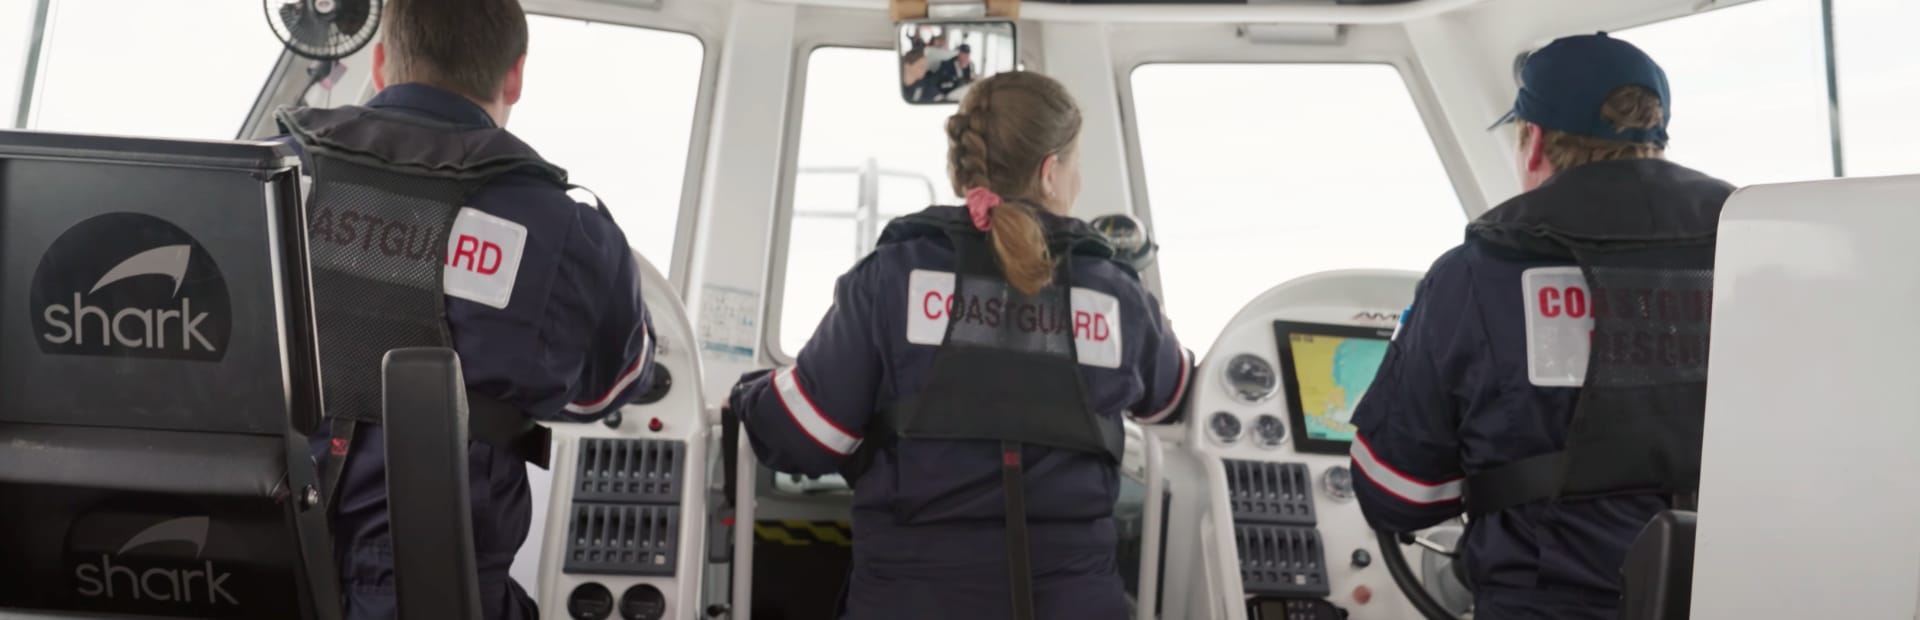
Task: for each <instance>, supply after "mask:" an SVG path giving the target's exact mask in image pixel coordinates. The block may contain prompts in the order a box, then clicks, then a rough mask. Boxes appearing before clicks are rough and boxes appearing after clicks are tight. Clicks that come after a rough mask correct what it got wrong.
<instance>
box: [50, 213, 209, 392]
mask: <svg viewBox="0 0 1920 620" xmlns="http://www.w3.org/2000/svg"><path fill="white" fill-rule="evenodd" d="M31 297H32V300H31V303H32V310H31V317H32V318H33V321H34V333H35V334H36V335H37V336H38V338H36V340H37V343H38V344H39V345H40V350H41V351H42V352H44V353H48V354H53V355H99V356H114V357H153V358H168V359H186V360H199V361H217V360H219V359H221V358H223V357H225V355H226V345H227V339H228V337H229V335H230V332H231V328H232V321H233V319H232V316H231V313H230V306H229V303H228V295H227V286H226V280H225V279H224V278H222V277H221V275H220V270H219V268H218V267H216V266H215V265H214V263H213V257H212V256H211V255H209V254H208V253H207V250H206V249H205V248H203V247H201V245H200V243H199V242H198V241H196V240H195V239H194V238H193V237H192V236H190V235H188V234H187V233H186V231H183V230H181V229H180V228H179V227H177V226H174V225H173V224H172V223H169V222H167V221H166V220H162V219H160V218H156V217H153V216H149V215H141V214H137V213H109V214H106V215H101V216H98V217H94V218H92V219H88V220H86V221H83V222H81V223H79V224H78V225H75V226H74V227H73V228H70V229H68V230H67V231H66V232H65V233H63V234H61V235H60V238H58V239H56V240H54V242H53V244H52V245H51V246H50V247H48V248H47V251H46V253H45V254H44V255H42V257H41V259H40V267H39V269H38V270H37V271H35V273H34V286H33V289H32V295H31Z"/></svg>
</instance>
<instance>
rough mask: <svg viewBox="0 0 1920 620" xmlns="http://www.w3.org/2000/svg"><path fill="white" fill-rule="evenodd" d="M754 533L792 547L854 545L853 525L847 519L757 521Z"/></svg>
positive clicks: (767, 540)
mask: <svg viewBox="0 0 1920 620" xmlns="http://www.w3.org/2000/svg"><path fill="white" fill-rule="evenodd" d="M753 533H754V535H755V536H757V537H758V538H759V540H761V541H764V542H772V543H779V544H782V545H788V546H792V547H801V546H806V545H812V544H816V543H817V544H823V545H835V546H840V547H851V546H853V527H852V526H850V525H848V524H847V522H845V521H801V520H797V519H793V520H786V521H756V522H754V524H753Z"/></svg>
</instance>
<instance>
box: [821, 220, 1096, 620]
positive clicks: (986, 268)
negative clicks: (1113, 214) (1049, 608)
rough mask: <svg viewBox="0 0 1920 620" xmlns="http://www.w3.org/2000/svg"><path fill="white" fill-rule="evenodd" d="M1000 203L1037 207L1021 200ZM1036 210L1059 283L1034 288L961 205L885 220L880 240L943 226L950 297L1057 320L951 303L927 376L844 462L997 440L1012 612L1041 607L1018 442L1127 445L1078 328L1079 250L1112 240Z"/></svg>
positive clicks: (1092, 250)
mask: <svg viewBox="0 0 1920 620" xmlns="http://www.w3.org/2000/svg"><path fill="white" fill-rule="evenodd" d="M996 208H1000V209H1032V207H1029V206H1027V205H1023V204H1019V203H1010V204H1005V205H1001V206H999V207H996ZM1033 212H1034V214H1035V216H1036V217H1038V218H1040V221H1041V224H1042V226H1043V227H1044V229H1045V230H1046V238H1047V247H1048V249H1049V250H1050V251H1051V253H1052V255H1053V256H1055V257H1057V258H1058V259H1059V262H1058V264H1057V265H1056V266H1055V269H1054V281H1053V284H1051V285H1048V286H1046V287H1043V288H1041V289H1040V290H1039V291H1038V292H1036V293H1035V294H1033V295H1027V294H1025V293H1022V292H1020V290H1019V289H1016V288H1014V286H1013V285H1012V284H1010V283H1008V282H1007V280H1006V276H1005V275H1004V274H1003V272H1002V271H1001V269H1000V266H999V265H998V263H997V258H996V255H995V253H994V250H993V245H992V243H991V241H990V240H989V238H988V236H987V233H984V232H981V231H979V230H978V229H975V228H974V226H973V221H972V219H971V217H970V216H969V215H968V213H967V210H966V209H964V208H960V207H932V208H928V209H926V210H924V211H921V212H919V213H915V214H913V215H908V216H905V217H901V218H898V219H895V220H894V221H893V222H891V223H889V224H888V225H887V228H886V230H885V231H883V232H882V234H881V238H880V243H881V244H887V243H896V242H900V241H906V240H910V239H921V238H928V237H945V238H946V239H948V240H949V241H950V242H951V243H952V244H953V250H954V290H953V291H951V294H950V295H949V297H948V299H956V300H957V299H965V300H970V301H972V300H978V301H980V302H981V303H983V304H984V303H985V302H986V301H987V300H999V301H1000V302H1001V304H1000V305H1001V307H1005V308H1016V307H1017V308H1033V312H1034V313H1036V315H1040V314H1045V315H1047V316H1037V318H1036V320H1035V321H1033V323H1034V324H1037V325H1042V326H1046V325H1055V326H1058V328H1057V329H1047V328H1044V327H1043V328H1041V329H1032V330H1029V329H1022V328H1021V327H1019V325H1021V322H1018V321H997V322H992V323H988V322H981V321H968V320H964V319H963V318H962V317H960V316H954V315H953V313H949V318H948V320H947V330H946V335H945V339H944V340H942V341H941V344H940V348H939V350H938V351H937V352H935V353H934V356H933V367H932V375H931V376H930V377H928V379H927V383H926V387H924V388H922V389H921V390H920V391H919V392H918V393H916V394H913V395H909V396H906V397H904V398H902V399H900V400H899V401H896V402H894V403H892V404H891V405H888V406H886V407H885V408H883V409H882V410H881V411H880V412H879V415H876V416H874V418H873V420H872V422H870V423H869V427H868V428H867V429H866V442H865V443H863V444H862V445H861V447H860V449H859V450H858V451H856V452H855V453H854V455H853V457H852V458H849V459H847V468H846V469H845V470H843V473H844V474H845V476H846V478H847V481H848V483H849V484H854V483H855V482H856V481H857V480H858V479H859V477H860V475H861V474H862V473H864V472H865V470H866V469H867V468H868V467H869V466H870V465H871V463H872V461H873V458H874V455H875V454H876V453H877V452H878V451H879V450H883V449H887V448H890V447H891V446H893V445H894V444H895V443H896V442H897V441H898V440H899V439H900V438H903V437H904V438H913V439H952V440H987V441H998V442H1000V454H1001V486H1002V488H1003V491H1004V495H1005V500H1006V528H1007V567H1008V571H1007V572H1008V575H1009V577H1010V580H1011V592H1012V598H1013V601H1012V604H1013V617H1014V618H1016V619H1019V620H1030V619H1032V618H1033V617H1034V610H1033V590H1032V588H1033V578H1032V569H1031V566H1030V565H1029V563H1028V557H1027V548H1028V541H1027V522H1026V486H1025V482H1024V479H1023V476H1024V468H1023V464H1022V463H1021V451H1020V448H1021V446H1023V445H1028V444H1031V445H1040V446H1048V447H1053V448H1060V449H1064V450H1073V451H1076V452H1083V453H1088V454H1096V455H1101V456H1104V457H1106V458H1107V459H1110V460H1111V461H1112V462H1113V463H1115V464H1116V465H1117V464H1118V463H1119V462H1120V459H1121V457H1122V454H1123V453H1124V451H1125V449H1126V436H1125V434H1124V431H1123V430H1122V427H1121V425H1120V420H1119V419H1117V418H1115V419H1109V420H1103V419H1101V417H1100V415H1099V413H1097V412H1096V411H1095V410H1094V407H1093V403H1092V400H1091V399H1090V398H1089V397H1088V395H1087V386H1086V381H1085V379H1084V378H1083V377H1082V376H1081V374H1080V358H1079V352H1078V350H1077V349H1076V348H1075V344H1074V333H1073V329H1072V328H1071V325H1073V321H1072V314H1073V310H1072V294H1071V291H1072V289H1073V262H1074V260H1075V259H1081V260H1112V259H1113V256H1114V253H1113V248H1112V246H1110V245H1108V243H1107V241H1106V239H1105V238H1103V237H1101V236H1100V235H1099V234H1098V233H1095V232H1094V231H1093V229H1092V228H1089V227H1088V226H1087V225H1086V223H1084V222H1081V221H1080V220H1076V219H1072V218H1064V217H1057V216H1052V215H1048V214H1046V213H1044V212H1042V211H1041V210H1039V209H1033ZM1116 264H1119V263H1116ZM1121 266H1122V267H1123V268H1124V267H1125V266H1124V265H1121ZM1124 270H1125V271H1126V272H1127V273H1130V274H1131V273H1133V272H1132V270H1131V269H1124ZM962 303H965V302H962Z"/></svg>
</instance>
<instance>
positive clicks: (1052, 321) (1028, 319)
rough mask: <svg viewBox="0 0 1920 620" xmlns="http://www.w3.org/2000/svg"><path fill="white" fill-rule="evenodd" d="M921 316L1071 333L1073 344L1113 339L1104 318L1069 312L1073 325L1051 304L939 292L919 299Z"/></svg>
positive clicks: (1055, 332) (1018, 328)
mask: <svg viewBox="0 0 1920 620" xmlns="http://www.w3.org/2000/svg"><path fill="white" fill-rule="evenodd" d="M920 311H921V315H922V316H924V317H925V318H926V319H927V320H929V321H938V320H941V319H943V318H948V317H951V318H953V319H956V320H959V321H960V322H962V323H968V324H972V325H983V326H986V327H992V328H999V327H1000V326H1001V324H1002V323H1005V324H1006V325H1007V326H1008V327H1012V328H1013V329H1017V330H1020V331H1023V332H1027V333H1040V334H1057V333H1060V332H1063V331H1066V330H1068V329H1071V330H1073V337H1074V339H1076V340H1084V341H1090V342H1106V341H1107V340H1109V339H1111V338H1113V323H1112V321H1111V320H1110V319H1108V318H1107V315H1105V314H1101V313H1095V312H1089V311H1086V310H1075V311H1073V312H1072V322H1071V323H1068V320H1067V319H1066V318H1064V317H1062V316H1061V315H1060V312H1059V309H1058V308H1056V307H1055V306H1053V305H1051V304H1044V303H1024V302H1014V301H1005V300H1002V299H1000V298H997V297H995V298H989V299H986V300H982V299H980V298H978V297H968V296H966V295H964V294H960V295H953V296H951V297H949V296H947V295H945V294H943V293H941V292H940V291H927V292H926V293H924V294H923V295H921V298H920Z"/></svg>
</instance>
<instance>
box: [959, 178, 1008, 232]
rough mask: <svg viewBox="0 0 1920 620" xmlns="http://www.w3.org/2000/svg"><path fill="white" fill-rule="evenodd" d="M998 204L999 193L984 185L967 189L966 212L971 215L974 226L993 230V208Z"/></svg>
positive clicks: (984, 229) (983, 229)
mask: <svg viewBox="0 0 1920 620" xmlns="http://www.w3.org/2000/svg"><path fill="white" fill-rule="evenodd" d="M998 206H1000V195H999V194H995V193H993V190H990V189H987V188H984V187H976V188H973V189H970V190H967V213H968V214H969V215H972V216H973V227H974V228H978V229H980V230H982V231H988V230H993V208H994V207H998Z"/></svg>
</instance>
